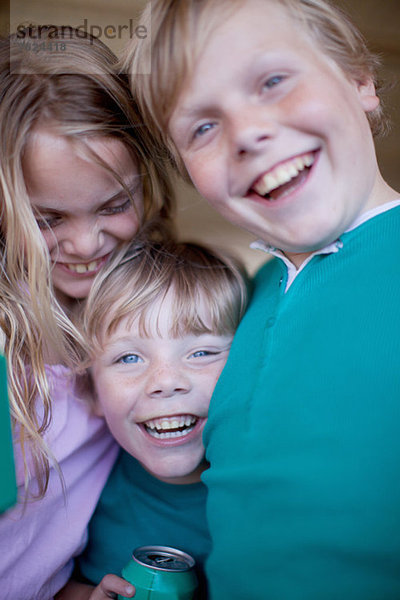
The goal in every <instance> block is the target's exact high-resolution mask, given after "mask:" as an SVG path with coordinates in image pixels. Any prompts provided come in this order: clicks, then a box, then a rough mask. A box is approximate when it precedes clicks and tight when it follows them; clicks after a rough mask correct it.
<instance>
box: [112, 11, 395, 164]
mask: <svg viewBox="0 0 400 600" xmlns="http://www.w3.org/2000/svg"><path fill="white" fill-rule="evenodd" d="M245 1H246V0H185V2H182V1H181V0H152V1H151V2H149V3H148V5H147V7H146V8H145V10H144V11H143V14H142V23H143V24H145V25H146V26H147V28H148V30H149V31H150V30H151V36H150V37H149V38H146V39H144V40H135V41H133V42H132V43H131V44H130V45H129V46H128V47H127V49H126V52H125V56H124V59H123V69H124V71H126V72H128V73H131V74H132V79H131V89H132V93H133V95H134V97H135V98H136V99H137V101H138V104H139V106H140V109H141V111H142V114H143V116H144V118H145V122H146V123H147V125H148V127H149V128H150V130H151V132H152V135H153V136H154V138H155V139H156V140H157V142H159V143H161V144H164V146H165V147H166V148H167V149H168V150H169V152H170V155H171V156H172V158H173V160H174V161H175V163H176V164H177V166H178V168H179V170H180V171H181V173H182V174H185V169H184V167H183V165H182V163H181V161H180V158H179V153H178V151H177V149H176V147H175V145H174V143H173V141H172V140H171V138H170V136H169V134H168V123H169V119H170V117H171V115H172V112H173V110H174V108H175V105H176V102H177V100H178V97H179V95H180V93H181V91H182V88H183V86H184V84H185V83H186V81H187V78H188V77H189V76H190V72H191V71H192V69H193V67H194V64H195V62H196V59H197V57H198V56H199V55H200V53H201V49H202V47H204V44H205V43H206V41H207V38H208V35H209V34H210V32H212V30H213V28H215V26H216V25H218V24H219V23H220V22H221V19H222V18H226V17H227V13H228V15H229V11H232V12H233V11H234V10H235V8H236V7H237V5H238V4H243V3H244V2H245ZM265 1H266V2H270V3H271V2H274V3H279V4H280V5H281V6H284V7H285V8H286V9H287V10H288V11H289V12H290V14H291V15H292V16H293V17H294V18H295V19H296V20H297V21H298V22H300V24H301V26H302V27H303V28H304V30H305V31H306V33H308V34H309V35H310V36H311V37H312V39H314V40H315V41H316V43H317V44H318V48H319V49H320V51H321V52H323V53H324V54H325V55H327V56H329V57H330V58H331V59H332V60H333V61H334V62H335V63H336V64H337V65H338V66H339V67H340V68H341V69H342V71H343V72H344V73H345V74H346V75H347V76H348V77H349V78H350V79H353V80H357V81H364V80H365V79H366V78H369V77H370V78H371V79H372V80H373V82H374V84H375V86H376V89H377V91H378V92H379V90H380V87H381V86H380V82H379V81H378V78H377V71H378V67H379V65H380V61H379V59H378V57H377V56H376V55H374V54H373V53H372V52H370V50H369V49H368V47H367V45H366V42H365V40H364V38H363V37H362V35H361V33H360V32H359V31H358V29H357V28H356V27H355V25H354V24H353V23H352V22H351V21H350V20H349V18H348V17H347V16H346V15H345V14H344V13H343V12H342V11H341V10H340V9H339V8H338V7H336V6H334V5H333V4H331V3H330V2H329V1H328V0H265ZM150 28H151V29H150ZM148 64H150V65H151V73H150V75H144V74H140V75H135V74H137V73H144V72H145V71H144V69H145V65H148ZM368 118H369V121H370V125H371V130H372V132H373V134H374V135H378V134H380V133H383V132H384V131H385V129H386V125H387V122H386V120H385V119H384V118H383V114H382V108H381V106H379V107H378V108H377V109H376V110H375V111H373V112H371V113H368Z"/></svg>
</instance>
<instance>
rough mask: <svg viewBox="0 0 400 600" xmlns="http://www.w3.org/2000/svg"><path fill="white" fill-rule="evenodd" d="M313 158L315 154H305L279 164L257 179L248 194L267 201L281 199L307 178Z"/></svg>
mask: <svg viewBox="0 0 400 600" xmlns="http://www.w3.org/2000/svg"><path fill="white" fill-rule="evenodd" d="M315 158H316V153H315V152H306V153H305V154H301V155H299V156H295V157H294V158H290V159H289V160H287V161H285V162H283V163H280V164H279V165H277V166H276V167H274V168H273V169H271V170H270V171H267V172H266V173H264V174H263V175H261V176H260V177H258V178H257V179H256V181H255V182H254V183H253V184H252V186H251V189H250V192H256V194H258V195H259V196H262V197H263V198H266V199H267V200H276V199H278V198H280V197H282V195H284V194H287V193H289V192H290V191H292V190H293V189H294V188H295V187H297V186H298V185H300V184H301V183H302V182H303V181H304V180H305V179H306V178H307V175H308V172H309V170H310V169H311V167H312V165H313V164H314V162H315Z"/></svg>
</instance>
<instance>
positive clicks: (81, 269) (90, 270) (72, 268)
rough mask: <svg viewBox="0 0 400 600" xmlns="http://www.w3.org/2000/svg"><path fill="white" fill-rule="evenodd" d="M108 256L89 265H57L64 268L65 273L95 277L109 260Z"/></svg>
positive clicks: (59, 263)
mask: <svg viewBox="0 0 400 600" xmlns="http://www.w3.org/2000/svg"><path fill="white" fill-rule="evenodd" d="M108 256H109V255H108V254H107V255H106V256H102V257H101V258H98V259H97V260H92V261H90V262H88V263H61V262H58V263H56V264H57V265H59V266H60V267H62V268H63V269H64V270H65V271H68V272H70V273H73V274H78V275H95V274H96V273H97V272H98V271H99V270H100V267H101V266H102V265H103V264H104V263H105V262H106V260H107V258H108Z"/></svg>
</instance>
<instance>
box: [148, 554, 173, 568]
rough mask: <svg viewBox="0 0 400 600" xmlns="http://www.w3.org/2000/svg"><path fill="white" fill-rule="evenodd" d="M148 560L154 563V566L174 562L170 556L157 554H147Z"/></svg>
mask: <svg viewBox="0 0 400 600" xmlns="http://www.w3.org/2000/svg"><path fill="white" fill-rule="evenodd" d="M149 558H150V560H152V561H154V562H155V563H156V565H161V566H162V565H165V564H167V563H171V562H174V559H173V558H171V557H170V556H160V555H159V554H149Z"/></svg>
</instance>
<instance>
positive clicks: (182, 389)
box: [146, 362, 191, 398]
mask: <svg viewBox="0 0 400 600" xmlns="http://www.w3.org/2000/svg"><path fill="white" fill-rule="evenodd" d="M190 390H191V383H190V378H189V377H188V375H187V374H186V373H185V372H184V369H183V368H180V367H178V366H176V365H175V366H173V365H171V364H168V363H167V362H164V363H163V364H158V365H157V366H156V367H155V368H154V369H152V370H151V372H150V374H149V376H148V379H147V383H146V393H147V395H148V396H150V397H152V398H172V397H173V396H176V395H183V394H187V393H188V392H190Z"/></svg>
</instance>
